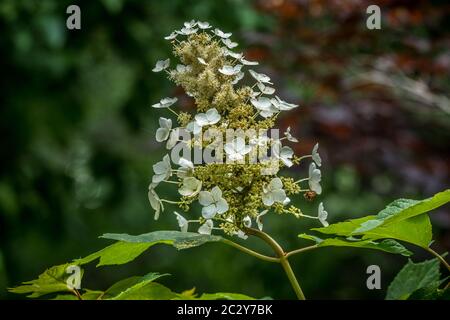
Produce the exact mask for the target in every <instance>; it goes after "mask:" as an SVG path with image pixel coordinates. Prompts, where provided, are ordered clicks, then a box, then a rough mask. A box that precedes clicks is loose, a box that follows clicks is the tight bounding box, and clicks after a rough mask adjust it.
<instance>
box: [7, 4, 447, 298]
mask: <svg viewBox="0 0 450 320" xmlns="http://www.w3.org/2000/svg"><path fill="white" fill-rule="evenodd" d="M374 3H375V4H379V5H380V6H381V10H382V15H383V20H382V30H373V31H371V30H367V29H366V27H365V19H366V17H367V15H366V13H365V10H366V8H367V6H368V5H369V4H374ZM69 4H78V5H80V7H81V11H82V29H81V30H79V31H69V30H67V29H66V28H65V19H66V17H67V15H66V13H65V11H66V7H67V6H68V5H69ZM190 19H198V20H202V21H204V20H206V21H209V22H210V23H211V24H213V25H214V26H217V27H219V28H221V29H223V30H226V31H232V32H233V36H234V39H235V40H238V41H239V43H240V47H239V48H241V49H242V50H244V52H245V53H246V55H247V56H248V58H249V59H250V60H252V59H257V60H259V61H260V62H261V65H260V66H259V67H258V70H259V71H260V72H264V73H267V74H269V75H270V76H271V77H272V78H273V80H274V82H275V84H276V86H277V89H278V93H279V95H280V96H281V97H282V98H283V99H286V100H288V101H290V102H295V103H298V104H300V105H301V108H298V109H296V111H295V112H291V113H289V114H285V115H284V116H283V117H282V118H281V119H280V122H279V126H280V127H282V128H286V127H287V126H288V125H290V126H291V127H292V128H293V131H294V133H295V134H296V136H298V137H300V140H301V143H299V144H297V145H296V146H295V148H296V152H297V153H298V154H305V153H309V152H310V150H311V148H312V146H313V144H314V143H315V142H316V141H319V142H320V145H321V153H322V157H323V158H324V165H323V174H324V178H323V181H324V192H323V195H322V196H321V197H320V198H319V199H317V200H316V201H315V202H314V203H313V204H307V203H305V201H304V200H303V199H301V198H299V199H294V201H295V202H296V203H297V204H299V206H300V207H301V208H302V209H303V211H304V212H308V213H311V214H315V213H314V212H315V210H316V208H317V205H318V203H319V201H323V202H324V203H325V206H326V207H327V208H328V211H329V215H330V219H329V220H330V221H331V222H335V221H339V220H343V219H345V218H350V217H357V216H362V215H366V214H373V213H376V212H378V211H379V210H380V209H382V208H383V207H384V206H385V205H386V204H387V203H388V202H390V201H391V200H393V199H395V198H398V197H411V198H417V199H421V198H425V197H428V196H430V195H432V194H433V193H435V192H438V191H440V190H443V189H445V188H448V187H449V181H450V161H449V153H450V130H449V129H450V103H449V99H448V94H449V88H450V81H449V71H450V50H449V48H450V37H449V35H450V34H449V31H450V28H449V24H450V6H449V5H448V2H447V1H394V0H392V1H389V0H385V1H358V0H352V1H337V0H335V1H321V0H317V1H307V0H297V1H294V0H291V1H288V0H269V1H262V0H261V1H240V0H228V1H211V0H209V1H206V0H203V1H186V0H170V1H137V0H135V1H131V0H130V1H125V0H102V1H89V2H88V1H84V2H80V1H56V0H2V1H1V2H0V32H1V34H0V50H1V53H2V54H1V55H2V57H1V59H0V70H1V72H2V76H1V78H0V79H1V80H0V81H1V86H0V90H1V91H0V92H1V96H0V97H1V98H0V99H1V100H0V103H1V111H0V112H1V113H0V115H1V116H0V134H1V137H2V138H1V141H2V144H1V147H0V158H1V159H2V165H1V180H0V297H2V298H8V297H9V298H11V297H12V296H11V295H8V294H7V293H6V290H5V288H6V287H11V286H14V285H17V284H19V283H20V282H22V281H25V280H30V279H32V278H35V277H36V276H37V275H38V274H39V273H40V272H42V271H43V270H44V269H45V268H46V267H48V266H51V265H54V264H60V263H63V262H66V261H69V260H71V259H73V258H76V257H80V256H84V255H86V254H88V253H90V252H93V251H95V250H97V249H100V248H102V247H103V246H105V245H107V244H109V242H108V241H106V240H101V239H98V238H97V237H98V236H99V235H101V234H103V233H106V232H119V233H122V232H125V233H131V234H138V233H144V232H149V231H152V230H158V229H175V228H176V226H177V225H176V221H175V218H174V216H173V215H172V214H171V212H170V210H167V211H166V212H165V213H164V214H163V215H162V218H161V219H160V220H159V221H158V222H155V221H154V220H153V212H152V210H151V208H150V206H149V204H148V201H147V195H146V193H147V186H148V183H149V181H150V177H151V174H152V170H151V165H152V164H153V163H155V162H156V161H158V160H159V159H160V158H161V156H162V154H163V152H164V148H162V147H161V146H160V145H158V144H157V143H156V142H155V141H154V131H155V130H156V127H157V119H158V117H159V116H161V115H163V114H164V113H163V112H160V111H156V110H155V109H152V108H150V105H151V104H152V103H155V102H157V101H158V100H159V99H160V98H162V97H165V96H172V95H179V97H181V94H182V92H181V91H180V90H179V89H176V88H175V87H174V86H173V85H172V84H171V83H170V82H169V81H168V80H165V79H163V78H162V75H161V74H154V73H152V72H151V71H150V70H151V68H152V67H153V65H154V63H155V61H156V60H159V59H161V58H165V57H168V56H169V55H170V45H169V43H168V42H167V41H165V40H163V36H165V35H167V34H169V33H170V32H171V31H173V30H174V29H178V28H180V27H181V25H182V23H183V22H184V21H186V20H190ZM180 102H181V106H180V108H186V109H188V108H189V107H191V105H190V104H191V102H190V101H189V100H187V99H180ZM302 170H303V169H300V170H299V171H298V172H296V171H294V170H293V171H292V172H291V174H292V175H300V172H302ZM160 193H161V194H168V195H169V196H168V198H169V197H170V195H171V194H172V196H175V193H174V190H171V189H170V188H168V189H167V190H162V189H161V191H160ZM432 221H433V225H434V234H435V239H436V244H435V248H436V250H437V251H439V252H444V251H447V250H448V249H449V248H450V232H449V229H450V215H449V207H448V206H447V207H444V208H443V209H440V210H438V211H436V212H435V213H434V214H433V215H432ZM311 226H312V225H311V224H309V222H308V221H302V220H301V221H298V220H296V219H295V218H293V217H288V216H275V215H270V216H268V217H267V219H266V221H265V227H266V230H267V231H268V232H269V233H271V234H273V236H274V237H275V238H276V239H279V240H280V242H281V243H282V244H283V245H284V246H286V247H287V248H291V249H293V248H296V247H298V246H299V245H302V244H304V243H305V242H303V240H299V239H297V237H296V235H297V234H299V233H302V232H304V231H305V230H306V229H307V228H309V227H311ZM249 244H250V245H251V246H253V247H255V248H258V249H259V250H263V251H264V250H267V249H266V248H265V247H264V246H263V245H261V244H260V243H259V242H258V241H253V240H249ZM427 257H428V256H427V255H426V254H424V253H422V252H420V251H418V252H417V255H416V256H415V258H414V259H424V258H427ZM292 262H293V265H294V270H295V271H296V273H297V274H298V277H299V280H300V282H301V283H302V284H303V286H304V290H305V292H306V294H307V296H308V297H309V298H340V299H345V298H383V297H384V292H385V289H386V286H387V284H388V283H389V282H390V281H391V280H392V278H393V276H394V275H395V273H396V272H397V271H398V270H399V269H400V268H401V266H402V265H403V264H404V263H405V262H406V259H405V258H404V257H397V256H392V255H389V254H383V253H379V252H375V251H361V250H358V249H354V250H352V249H340V248H330V249H328V248H327V249H321V250H317V251H314V252H310V253H307V254H304V255H302V256H298V257H295V258H294V259H292ZM370 264H378V265H380V266H381V268H382V272H383V274H382V275H383V276H382V282H383V290H381V291H369V290H367V288H366V286H365V280H366V277H367V275H366V273H365V270H366V267H367V266H368V265H370ZM150 271H157V272H169V273H171V274H172V277H170V278H165V279H163V280H162V282H163V283H164V284H166V285H168V286H169V287H171V288H172V289H174V290H178V291H182V290H185V289H189V288H192V287H194V286H195V287H196V288H197V290H198V291H200V292H217V291H231V292H241V293H245V294H249V295H253V296H257V297H262V296H272V297H274V298H293V292H292V291H291V288H290V286H289V283H288V281H287V279H285V276H284V274H283V272H282V270H281V268H280V267H279V266H277V265H271V264H266V263H264V262H260V261H256V260H254V258H252V257H249V256H245V255H243V254H242V253H240V252H235V251H234V250H233V249H231V248H228V247H223V246H221V245H214V244H209V245H205V246H204V247H201V248H197V249H193V250H188V251H182V252H176V250H174V249H172V248H166V247H155V248H152V249H151V250H150V251H149V252H148V253H146V254H145V255H144V256H142V257H140V258H139V259H137V260H136V261H135V262H133V263H131V264H128V265H124V266H120V267H103V268H102V269H97V270H95V269H94V268H91V269H89V270H88V272H87V276H86V279H85V280H84V281H85V282H84V283H85V284H86V286H87V287H89V288H92V289H104V288H106V287H108V285H110V284H112V283H113V282H114V281H116V280H118V279H121V278H123V277H126V276H131V275H143V274H145V273H147V272H150ZM14 298H17V297H14Z"/></svg>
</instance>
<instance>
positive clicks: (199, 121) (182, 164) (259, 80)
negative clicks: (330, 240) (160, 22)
mask: <svg viewBox="0 0 450 320" xmlns="http://www.w3.org/2000/svg"><path fill="white" fill-rule="evenodd" d="M201 32H209V34H210V35H211V36H212V37H215V38H216V39H219V43H221V44H222V45H223V47H222V48H221V50H222V51H221V52H222V54H223V56H224V57H230V58H232V59H234V60H233V63H230V64H229V65H222V66H221V67H220V68H218V69H217V70H216V71H217V72H218V73H220V74H222V75H224V76H227V77H232V78H231V79H233V80H232V84H233V85H236V84H237V83H238V82H239V81H240V80H241V79H243V78H244V76H245V74H246V73H245V71H243V68H244V66H254V65H258V62H254V61H249V60H246V59H245V57H244V55H243V54H242V53H236V52H233V51H231V50H232V49H234V48H235V47H237V46H238V44H237V43H235V42H233V41H231V40H230V37H231V35H232V34H231V33H225V32H223V31H222V30H220V29H213V28H212V27H211V25H210V24H209V23H208V22H200V21H189V22H185V23H184V25H183V27H182V28H181V29H180V30H176V31H174V32H172V33H171V34H170V35H168V36H167V37H165V39H166V40H170V41H173V42H177V43H180V41H184V40H180V37H186V36H188V37H189V36H191V35H193V34H196V33H201ZM197 61H198V63H200V64H201V65H204V66H208V64H209V63H210V61H208V60H207V59H206V58H204V57H197ZM226 61H229V60H226ZM170 62H171V61H170V59H165V60H160V61H158V62H157V63H156V65H155V67H154V68H153V69H152V71H153V72H161V71H166V72H167V73H168V74H171V73H179V74H183V73H188V72H191V71H192V70H193V66H191V65H183V64H177V65H176V67H175V69H174V70H168V69H169V68H170ZM248 74H249V75H250V76H251V77H252V78H253V79H254V80H256V83H255V85H254V86H253V87H252V90H253V88H257V89H258V90H259V91H258V92H255V91H253V92H252V94H251V98H250V101H249V102H250V103H251V105H252V106H253V107H254V108H255V109H256V110H255V115H254V117H257V116H258V115H259V116H261V117H262V118H268V117H272V116H274V115H278V113H280V112H282V111H289V110H292V109H294V108H296V107H298V105H295V104H291V103H288V102H286V101H283V100H282V99H281V98H279V97H278V96H276V95H275V96H273V95H274V93H275V89H274V88H273V87H271V86H270V85H273V83H272V82H271V80H270V77H269V76H267V75H265V74H263V73H258V72H256V71H254V70H248ZM186 93H187V94H188V95H191V94H190V93H188V92H186ZM272 96H273V97H272ZM177 101H178V99H177V98H176V97H174V98H170V97H167V98H163V99H161V100H160V101H159V102H158V103H156V104H153V106H152V107H153V108H157V109H168V110H169V111H171V112H172V113H174V114H176V115H177V116H178V113H177V112H176V111H175V110H173V109H172V106H173V105H174V104H175V103H176V102H177ZM192 119H193V120H192V121H190V122H189V123H188V124H187V125H186V126H185V127H181V126H180V127H174V125H173V124H174V123H173V121H172V119H169V118H164V117H161V118H159V125H160V127H159V128H158V129H157V131H156V141H158V142H165V141H167V142H166V148H167V149H168V150H171V149H172V148H174V147H175V146H176V145H177V144H179V143H185V144H189V143H192V142H193V141H189V142H187V141H184V140H179V136H180V131H181V130H186V131H187V132H190V133H193V134H194V135H198V134H200V133H201V132H202V131H203V130H205V129H206V128H208V127H209V126H218V125H222V126H223V127H226V126H227V122H226V121H225V119H223V115H221V114H220V113H219V111H218V110H217V109H216V108H210V109H208V110H207V111H206V112H204V113H197V114H195V115H194V116H193V117H192ZM221 120H222V123H220V122H221ZM284 135H285V137H284V138H281V139H272V138H269V137H268V136H266V135H263V136H257V137H254V138H251V139H250V140H249V145H247V144H246V141H245V139H244V138H240V137H237V138H235V139H233V140H232V141H230V142H228V143H226V144H225V145H224V151H225V154H226V156H227V159H228V160H230V161H241V160H243V159H245V157H246V155H247V154H249V153H250V152H251V151H252V150H253V148H257V147H267V145H268V144H270V145H271V147H272V150H273V153H272V155H273V157H274V158H275V159H276V160H277V161H281V162H282V163H283V164H284V165H285V166H286V167H291V166H292V165H293V157H294V151H293V150H292V149H291V148H290V147H289V146H283V145H282V140H284V139H287V140H288V141H290V142H298V140H297V139H296V138H295V137H293V136H292V134H291V130H290V128H288V129H287V130H286V132H285V133H284ZM305 157H311V158H312V160H313V161H314V162H313V163H311V165H310V167H309V177H308V178H306V179H301V180H299V181H297V182H298V183H300V182H302V181H308V184H309V188H308V189H306V190H305V191H313V192H315V193H316V194H320V193H321V192H322V188H321V185H320V180H321V172H320V169H318V167H320V166H321V158H320V156H319V154H318V144H316V145H315V146H314V149H313V150H312V154H311V155H309V156H305ZM172 160H173V159H172ZM172 162H173V161H171V159H170V157H169V154H166V155H165V156H164V157H163V159H162V161H160V162H158V163H156V164H155V165H153V172H154V175H153V177H152V182H151V184H150V186H149V191H148V198H149V201H150V205H151V207H152V208H153V209H154V210H155V219H158V217H159V215H160V212H161V211H164V205H163V204H164V203H170V204H180V203H181V202H180V201H170V200H167V199H162V198H160V197H159V196H158V194H157V193H156V191H155V188H156V187H157V186H158V185H159V184H160V183H162V182H165V183H171V184H175V185H177V187H178V192H179V194H180V195H181V196H182V197H187V198H192V199H194V200H198V203H199V204H200V205H201V206H202V210H201V218H199V219H197V220H187V219H186V218H184V217H183V216H182V215H180V214H179V213H178V212H174V214H175V216H176V219H177V221H178V224H179V227H180V229H181V231H183V232H187V231H188V227H189V224H190V223H200V226H199V228H198V232H199V233H201V234H211V231H212V230H213V229H215V228H214V223H213V220H216V219H218V218H220V217H221V216H223V214H224V213H226V212H227V211H228V210H229V209H230V208H229V204H228V202H227V200H226V199H225V198H224V197H223V190H221V189H220V187H219V186H214V187H212V188H211V189H210V190H204V189H203V187H204V186H203V182H202V181H200V180H199V179H197V178H196V176H195V172H196V169H197V167H196V166H195V165H194V163H193V162H192V161H190V160H189V159H185V158H181V159H180V160H179V161H177V163H176V165H177V167H176V168H172V164H173V163H172ZM200 165H201V164H200ZM172 177H175V180H171V178H172ZM297 182H296V183H297ZM241 191H242V188H241V187H238V188H236V190H235V191H234V192H238V193H239V192H241ZM261 200H262V203H263V204H264V206H266V209H264V210H263V211H261V212H260V213H259V214H258V215H257V216H256V217H254V219H255V222H256V225H257V227H258V228H259V229H260V230H262V228H263V223H262V216H264V215H265V214H266V213H267V212H268V209H269V208H270V207H271V206H273V205H274V204H275V203H280V204H282V205H287V204H289V202H290V199H289V198H288V197H287V195H286V191H285V190H284V189H283V182H282V180H281V179H280V178H279V177H277V176H276V175H275V177H274V178H272V179H271V180H270V182H268V183H267V184H266V185H265V186H264V187H263V190H262V192H261ZM326 217H327V213H326V211H325V210H324V208H323V204H322V203H321V204H320V206H319V214H318V216H317V217H316V219H318V220H319V221H320V222H321V223H322V224H324V225H325V224H327V222H326ZM224 220H225V221H227V222H229V223H233V220H232V219H231V220H230V218H228V219H222V221H224ZM242 222H243V225H244V226H245V227H247V228H249V227H250V226H251V225H252V218H251V217H250V216H246V217H244V218H243V220H242ZM217 229H219V228H217ZM235 234H236V235H237V236H239V237H241V238H246V235H245V233H244V232H243V231H242V230H239V231H237V232H236V233H235Z"/></svg>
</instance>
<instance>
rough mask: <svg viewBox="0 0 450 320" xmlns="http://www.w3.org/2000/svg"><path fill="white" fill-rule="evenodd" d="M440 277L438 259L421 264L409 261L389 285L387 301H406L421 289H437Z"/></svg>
mask: <svg viewBox="0 0 450 320" xmlns="http://www.w3.org/2000/svg"><path fill="white" fill-rule="evenodd" d="M440 276H441V274H440V272H439V260H438V259H437V258H435V259H432V260H428V261H424V262H419V263H414V262H412V261H411V260H409V261H408V263H407V264H406V265H405V266H404V267H403V268H402V270H400V272H399V273H398V274H397V276H396V277H395V278H394V280H393V281H392V282H391V284H390V285H389V287H388V290H387V294H386V299H387V300H405V299H408V298H409V297H410V296H411V294H413V293H414V292H415V291H417V290H419V289H424V288H429V287H431V288H432V289H437V288H438V286H439V285H440V283H441V281H440V280H439V278H440Z"/></svg>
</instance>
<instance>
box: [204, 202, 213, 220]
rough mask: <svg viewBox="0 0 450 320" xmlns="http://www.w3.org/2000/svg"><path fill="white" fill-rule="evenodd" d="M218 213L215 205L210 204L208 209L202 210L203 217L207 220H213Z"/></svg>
mask: <svg viewBox="0 0 450 320" xmlns="http://www.w3.org/2000/svg"><path fill="white" fill-rule="evenodd" d="M216 213H217V207H216V205H215V204H210V205H209V206H207V207H203V208H202V216H203V218H205V219H212V218H214V216H215V215H216Z"/></svg>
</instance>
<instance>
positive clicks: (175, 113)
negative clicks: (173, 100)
mask: <svg viewBox="0 0 450 320" xmlns="http://www.w3.org/2000/svg"><path fill="white" fill-rule="evenodd" d="M167 109H168V110H169V111H170V112H172V113H173V114H174V115H176V116H177V117H179V116H180V115H179V114H178V113H177V112H176V111H174V110H173V109H172V108H171V107H167Z"/></svg>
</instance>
